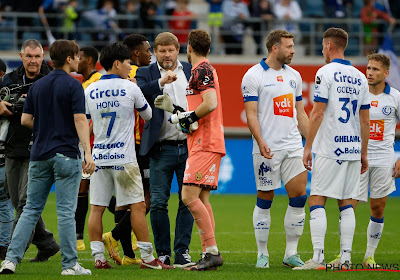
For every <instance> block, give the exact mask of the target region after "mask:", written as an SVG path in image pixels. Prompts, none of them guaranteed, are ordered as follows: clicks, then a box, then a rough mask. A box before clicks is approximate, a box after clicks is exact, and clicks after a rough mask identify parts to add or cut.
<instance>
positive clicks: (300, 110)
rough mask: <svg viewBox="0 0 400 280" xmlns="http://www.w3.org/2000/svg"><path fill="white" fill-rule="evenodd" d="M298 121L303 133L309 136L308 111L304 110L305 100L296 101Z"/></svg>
mask: <svg viewBox="0 0 400 280" xmlns="http://www.w3.org/2000/svg"><path fill="white" fill-rule="evenodd" d="M296 111H297V122H298V127H299V131H300V133H301V135H303V137H306V136H307V132H308V124H309V119H308V116H307V113H306V111H305V110H304V103H303V100H299V101H296Z"/></svg>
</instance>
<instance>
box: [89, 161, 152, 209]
mask: <svg viewBox="0 0 400 280" xmlns="http://www.w3.org/2000/svg"><path fill="white" fill-rule="evenodd" d="M114 193H115V197H116V201H117V203H116V205H117V206H124V205H128V204H134V203H139V202H142V201H144V195H143V186H142V177H141V176H140V170H139V165H138V164H137V163H136V162H135V163H126V164H123V165H116V166H96V170H95V172H94V173H93V175H92V177H91V179H90V204H92V205H98V206H108V205H109V204H110V200H111V197H112V195H113V194H114Z"/></svg>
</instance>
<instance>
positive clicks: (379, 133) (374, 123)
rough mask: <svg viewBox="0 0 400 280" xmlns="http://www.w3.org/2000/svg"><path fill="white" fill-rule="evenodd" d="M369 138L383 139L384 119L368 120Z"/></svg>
mask: <svg viewBox="0 0 400 280" xmlns="http://www.w3.org/2000/svg"><path fill="white" fill-rule="evenodd" d="M369 124H370V129H369V139H372V140H378V141H383V132H384V131H385V120H370V121H369Z"/></svg>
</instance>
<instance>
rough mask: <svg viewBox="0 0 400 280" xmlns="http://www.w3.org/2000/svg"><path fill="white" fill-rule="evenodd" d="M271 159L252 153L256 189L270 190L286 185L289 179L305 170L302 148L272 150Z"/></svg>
mask: <svg viewBox="0 0 400 280" xmlns="http://www.w3.org/2000/svg"><path fill="white" fill-rule="evenodd" d="M273 154H274V156H273V157H272V159H267V158H265V157H263V156H262V155H261V154H259V153H258V154H253V166H254V177H255V179H256V185H257V190H258V191H271V190H274V189H278V188H280V187H281V185H282V184H281V182H283V184H284V185H286V184H287V183H288V182H289V181H290V180H292V179H293V178H294V177H296V176H297V175H299V174H300V173H302V172H304V171H306V169H305V168H304V165H303V149H298V150H295V151H286V150H282V151H276V152H273Z"/></svg>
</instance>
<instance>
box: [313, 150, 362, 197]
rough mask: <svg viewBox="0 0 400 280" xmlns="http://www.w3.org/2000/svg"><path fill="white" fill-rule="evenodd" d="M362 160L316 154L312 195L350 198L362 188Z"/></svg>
mask: <svg viewBox="0 0 400 280" xmlns="http://www.w3.org/2000/svg"><path fill="white" fill-rule="evenodd" d="M360 173H361V161H359V160H354V161H338V160H336V159H331V158H326V157H321V156H319V155H316V156H315V160H314V168H313V170H312V175H311V192H310V195H319V196H325V197H330V198H334V199H350V198H353V197H355V196H356V195H357V194H358V191H359V188H360Z"/></svg>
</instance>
